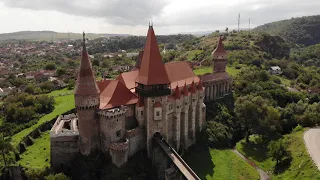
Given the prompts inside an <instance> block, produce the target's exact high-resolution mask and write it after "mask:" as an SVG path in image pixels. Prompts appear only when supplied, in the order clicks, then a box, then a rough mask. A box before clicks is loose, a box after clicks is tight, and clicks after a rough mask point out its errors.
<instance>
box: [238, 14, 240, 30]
mask: <svg viewBox="0 0 320 180" xmlns="http://www.w3.org/2000/svg"><path fill="white" fill-rule="evenodd" d="M239 31H240V13H239V17H238V32H239Z"/></svg>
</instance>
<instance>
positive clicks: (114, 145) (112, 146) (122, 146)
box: [109, 139, 129, 152]
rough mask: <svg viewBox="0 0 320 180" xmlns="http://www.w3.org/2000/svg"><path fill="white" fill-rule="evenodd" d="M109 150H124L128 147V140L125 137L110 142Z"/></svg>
mask: <svg viewBox="0 0 320 180" xmlns="http://www.w3.org/2000/svg"><path fill="white" fill-rule="evenodd" d="M109 148H110V150H111V151H115V152H124V151H127V150H128V148H129V140H128V139H125V140H124V142H116V143H112V144H110V147H109Z"/></svg>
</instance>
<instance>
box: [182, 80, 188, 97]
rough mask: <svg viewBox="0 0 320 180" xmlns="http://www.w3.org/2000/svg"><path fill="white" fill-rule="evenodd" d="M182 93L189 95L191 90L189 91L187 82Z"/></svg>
mask: <svg viewBox="0 0 320 180" xmlns="http://www.w3.org/2000/svg"><path fill="white" fill-rule="evenodd" d="M182 94H183V95H184V96H188V95H189V91H188V88H187V84H186V83H185V84H184V86H183V92H182Z"/></svg>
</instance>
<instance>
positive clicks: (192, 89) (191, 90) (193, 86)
mask: <svg viewBox="0 0 320 180" xmlns="http://www.w3.org/2000/svg"><path fill="white" fill-rule="evenodd" d="M190 92H191V93H196V92H197V89H196V85H195V84H194V81H192V83H191V86H190Z"/></svg>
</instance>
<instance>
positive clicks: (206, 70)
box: [193, 66, 240, 76]
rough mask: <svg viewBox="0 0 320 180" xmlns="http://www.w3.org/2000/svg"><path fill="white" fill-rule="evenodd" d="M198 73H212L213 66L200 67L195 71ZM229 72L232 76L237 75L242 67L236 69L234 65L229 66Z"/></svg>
mask: <svg viewBox="0 0 320 180" xmlns="http://www.w3.org/2000/svg"><path fill="white" fill-rule="evenodd" d="M193 72H194V73H195V74H196V75H203V74H206V73H211V72H212V67H203V68H199V69H196V70H194V71H193ZM227 72H228V73H229V74H230V75H231V76H236V75H237V74H238V73H239V72H240V69H236V68H234V67H229V66H227Z"/></svg>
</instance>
